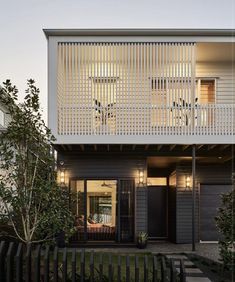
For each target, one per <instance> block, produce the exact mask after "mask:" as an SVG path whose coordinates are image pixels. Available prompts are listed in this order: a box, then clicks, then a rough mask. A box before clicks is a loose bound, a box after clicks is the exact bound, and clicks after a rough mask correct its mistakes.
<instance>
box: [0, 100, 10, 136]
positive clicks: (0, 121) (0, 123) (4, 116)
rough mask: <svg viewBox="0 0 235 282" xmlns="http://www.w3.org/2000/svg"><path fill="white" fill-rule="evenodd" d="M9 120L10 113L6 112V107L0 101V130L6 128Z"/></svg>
mask: <svg viewBox="0 0 235 282" xmlns="http://www.w3.org/2000/svg"><path fill="white" fill-rule="evenodd" d="M9 122H10V115H9V114H8V113H7V110H6V107H5V106H4V105H2V104H1V103H0V132H1V131H3V130H5V129H6V128H7V125H8V123H9Z"/></svg>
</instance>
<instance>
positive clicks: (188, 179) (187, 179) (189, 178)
mask: <svg viewBox="0 0 235 282" xmlns="http://www.w3.org/2000/svg"><path fill="white" fill-rule="evenodd" d="M185 182H186V188H187V189H190V186H191V177H190V176H186V181H185Z"/></svg>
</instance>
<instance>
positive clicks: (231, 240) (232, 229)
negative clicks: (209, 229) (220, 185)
mask: <svg viewBox="0 0 235 282" xmlns="http://www.w3.org/2000/svg"><path fill="white" fill-rule="evenodd" d="M234 178H235V175H233V189H232V191H230V192H229V193H226V194H223V195H222V205H221V207H220V208H219V210H218V215H217V217H216V218H215V220H216V225H217V228H218V230H219V232H220V233H221V235H222V238H221V240H220V241H219V249H220V255H221V259H222V262H223V264H224V266H225V268H226V269H230V270H233V271H234V266H235V210H234V207H235V206H234V204H235V189H234V184H235V183H234Z"/></svg>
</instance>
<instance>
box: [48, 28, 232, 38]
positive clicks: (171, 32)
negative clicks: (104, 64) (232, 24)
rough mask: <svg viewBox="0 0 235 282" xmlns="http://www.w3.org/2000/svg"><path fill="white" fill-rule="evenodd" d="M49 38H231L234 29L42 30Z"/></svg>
mask: <svg viewBox="0 0 235 282" xmlns="http://www.w3.org/2000/svg"><path fill="white" fill-rule="evenodd" d="M43 32H44V33H45V35H46V37H47V38H48V37H49V36H231V37H233V36H234V35H235V29H43Z"/></svg>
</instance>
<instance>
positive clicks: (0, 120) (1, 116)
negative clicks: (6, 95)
mask: <svg viewBox="0 0 235 282" xmlns="http://www.w3.org/2000/svg"><path fill="white" fill-rule="evenodd" d="M4 124H5V120H4V112H3V111H2V110H0V125H1V126H4Z"/></svg>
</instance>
